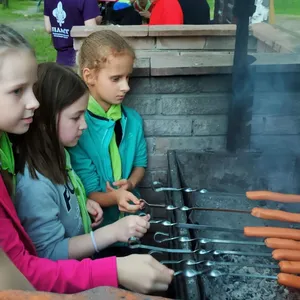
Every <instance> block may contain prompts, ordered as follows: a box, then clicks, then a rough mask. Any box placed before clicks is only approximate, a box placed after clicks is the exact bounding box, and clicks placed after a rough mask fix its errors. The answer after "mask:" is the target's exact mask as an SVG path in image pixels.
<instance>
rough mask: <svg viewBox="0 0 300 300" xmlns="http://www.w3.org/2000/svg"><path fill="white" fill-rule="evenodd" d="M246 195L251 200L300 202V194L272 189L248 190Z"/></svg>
mask: <svg viewBox="0 0 300 300" xmlns="http://www.w3.org/2000/svg"><path fill="white" fill-rule="evenodd" d="M246 197H247V198H248V199H250V200H269V201H275V202H283V203H300V195H293V194H281V193H275V192H270V191H248V192H246Z"/></svg>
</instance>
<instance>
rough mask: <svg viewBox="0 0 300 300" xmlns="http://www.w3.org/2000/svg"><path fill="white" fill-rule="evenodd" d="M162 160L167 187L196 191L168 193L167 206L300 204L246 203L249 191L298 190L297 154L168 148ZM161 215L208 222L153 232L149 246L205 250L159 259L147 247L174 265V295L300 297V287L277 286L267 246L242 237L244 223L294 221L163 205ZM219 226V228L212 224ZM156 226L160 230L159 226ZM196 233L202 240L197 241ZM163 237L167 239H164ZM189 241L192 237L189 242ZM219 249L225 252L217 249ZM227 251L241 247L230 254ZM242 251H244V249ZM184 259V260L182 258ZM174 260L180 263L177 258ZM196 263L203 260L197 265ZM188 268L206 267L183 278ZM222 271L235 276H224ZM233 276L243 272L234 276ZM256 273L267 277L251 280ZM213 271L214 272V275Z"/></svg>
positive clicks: (275, 205) (215, 299)
mask: <svg viewBox="0 0 300 300" xmlns="http://www.w3.org/2000/svg"><path fill="white" fill-rule="evenodd" d="M168 161H169V175H170V176H169V179H170V180H169V184H170V186H172V187H176V188H180V187H191V188H192V189H199V190H198V191H195V192H188V190H186V191H184V190H183V191H181V192H180V191H174V192H166V195H167V197H166V205H173V206H175V207H183V206H187V207H199V208H201V207H202V208H204V207H205V208H207V207H209V208H217V209H220V208H222V209H234V210H237V209H239V210H248V211H250V210H251V209H252V208H253V207H257V206H259V207H268V208H277V209H281V210H286V209H288V210H289V211H293V212H298V211H299V210H300V209H299V207H298V208H297V206H296V205H294V204H279V203H275V202H266V201H250V200H247V199H246V196H245V192H246V191H247V190H276V191H280V192H284V193H287V192H289V193H299V189H300V184H299V182H300V180H299V179H300V178H299V176H300V172H299V171H298V170H299V158H298V157H295V156H294V157H293V156H286V155H277V154H262V153H257V152H244V153H240V154H228V153H225V152H219V153H205V152H204V153H188V152H182V151H181V152H180V151H179V152H178V151H170V152H169V153H168ZM203 189H207V193H203ZM167 219H168V220H169V221H170V222H175V223H188V224H199V225H207V226H211V227H213V228H207V229H205V228H203V229H202V230H192V229H186V228H176V227H175V226H169V227H168V226H164V227H165V232H166V234H165V235H162V234H160V233H158V234H156V236H155V238H156V240H159V241H160V243H157V244H156V245H155V246H160V247H165V248H168V249H173V250H174V249H182V250H189V249H193V250H194V249H199V250H202V253H205V252H207V253H206V254H204V255H200V254H199V251H198V252H197V253H191V254H179V253H176V254H173V253H170V254H169V255H168V260H169V261H166V259H165V258H164V259H162V258H161V256H160V255H161V254H159V253H157V252H156V253H155V252H154V253H153V255H155V257H156V258H157V259H159V260H161V261H162V262H163V263H166V264H170V265H171V267H172V268H174V270H175V271H177V274H178V275H177V276H175V280H174V284H173V285H174V287H173V288H174V289H175V291H176V298H178V297H180V299H210V300H220V299H230V300H235V299H247V300H248V299H249V300H250V299H255V300H260V299H264V300H265V299H270V300H271V299H272V300H273V299H280V300H281V299H289V300H293V299H299V297H300V295H299V293H298V292H296V291H292V290H289V289H287V288H285V287H283V286H280V285H279V284H277V282H276V279H275V280H274V278H276V275H277V273H278V272H279V269H278V267H277V263H276V261H275V260H273V259H272V255H271V250H270V249H268V248H267V247H266V246H265V245H264V243H263V240H262V239H252V238H251V239H250V238H245V237H244V236H243V233H242V229H243V227H244V226H265V225H270V226H281V227H292V224H287V223H282V222H277V221H266V220H262V219H258V218H255V217H252V216H251V215H250V214H245V213H238V212H221V211H201V210H192V211H191V212H189V211H181V210H180V209H175V210H170V211H168V218H167ZM218 227H221V229H222V228H223V229H224V231H219V230H216V228H218ZM166 229H169V231H166ZM227 229H228V230H227ZM230 229H237V230H241V232H238V231H237V230H236V231H232V232H231V231H230ZM157 230H158V231H161V228H158V229H157ZM179 237H184V238H186V239H185V240H186V241H187V242H181V241H180V239H179ZM174 238H175V239H174ZM201 238H202V240H200V242H199V239H201ZM164 239H166V241H165V242H162V241H163V240H164ZM205 239H206V240H205ZM207 239H212V242H207ZM181 240H182V239H181ZM183 240H184V239H183ZM189 240H191V242H188V241H189ZM216 240H217V241H216ZM220 240H221V241H220ZM224 240H227V241H228V240H231V241H233V240H234V241H239V243H240V242H242V243H245V244H242V243H240V244H236V243H224ZM205 241H206V242H205ZM222 241H223V242H222ZM214 250H219V251H220V252H219V253H218V252H215V251H214ZM222 251H224V253H225V254H222ZM226 251H229V254H226ZM230 251H238V252H241V253H239V255H234V254H231V252H230ZM244 252H246V253H245V254H246V255H243V253H244ZM187 260H190V261H189V262H188V263H187ZM172 261H173V264H172ZM176 261H177V262H179V261H181V262H179V263H175V262H176ZM200 261H202V263H199V262H200ZM203 261H204V262H203ZM207 261H208V262H207ZM187 270H189V271H190V272H191V270H194V271H197V272H200V271H206V272H204V273H203V275H198V276H192V277H190V278H189V277H188V276H187V275H190V274H189V273H184V272H186V271H187ZM212 270H213V272H212ZM180 271H181V272H180ZM218 271H219V272H221V273H218ZM228 273H230V274H232V275H234V276H232V275H229V276H228V275H227V274H228ZM237 274H240V275H241V276H237ZM255 274H256V275H263V276H264V277H265V276H271V277H270V278H269V279H265V278H251V276H253V275H255ZM219 275H222V276H219ZM216 276H217V278H213V277H216ZM273 277H274V278H273ZM272 278H273V279H272ZM204 295H205V296H204ZM205 297H206V298H205Z"/></svg>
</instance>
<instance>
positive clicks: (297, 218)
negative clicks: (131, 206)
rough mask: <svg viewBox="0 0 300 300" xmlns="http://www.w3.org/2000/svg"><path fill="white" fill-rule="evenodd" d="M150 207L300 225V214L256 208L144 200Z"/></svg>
mask: <svg viewBox="0 0 300 300" xmlns="http://www.w3.org/2000/svg"><path fill="white" fill-rule="evenodd" d="M142 201H143V202H144V203H145V204H146V205H147V206H149V207H156V208H163V209H165V210H167V211H173V210H181V211H191V210H201V211H216V212H229V213H243V214H251V215H252V216H253V217H256V218H260V219H264V220H276V221H281V222H293V223H300V214H297V213H290V212H285V211H281V210H277V209H266V208H261V207H254V208H253V209H252V210H250V211H249V210H238V209H225V208H207V207H187V206H182V207H177V206H174V205H167V206H165V205H162V204H150V203H148V202H147V201H145V200H142Z"/></svg>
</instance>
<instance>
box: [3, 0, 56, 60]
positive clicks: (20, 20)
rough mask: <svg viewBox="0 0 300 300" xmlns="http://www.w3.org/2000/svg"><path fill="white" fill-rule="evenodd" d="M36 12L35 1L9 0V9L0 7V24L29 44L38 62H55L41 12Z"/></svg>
mask: <svg viewBox="0 0 300 300" xmlns="http://www.w3.org/2000/svg"><path fill="white" fill-rule="evenodd" d="M42 10H43V9H42V7H41V9H40V12H38V11H37V1H30V0H9V8H8V9H3V8H2V6H1V5H0V23H4V24H7V25H10V26H11V27H13V28H14V29H16V30H17V31H19V32H20V33H21V34H23V35H24V37H25V38H26V39H27V40H28V41H29V42H30V44H31V45H32V47H33V48H34V49H35V51H36V56H37V60H38V62H39V63H40V62H47V61H55V58H56V51H55V49H54V48H53V45H52V42H51V37H50V35H49V34H48V33H46V32H45V31H44V28H43V12H42Z"/></svg>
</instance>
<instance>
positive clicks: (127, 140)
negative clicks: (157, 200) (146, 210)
mask: <svg viewBox="0 0 300 300" xmlns="http://www.w3.org/2000/svg"><path fill="white" fill-rule="evenodd" d="M85 118H86V122H87V125H88V128H87V130H85V131H84V133H83V135H82V136H81V138H80V140H79V142H78V144H77V146H76V147H74V148H69V149H68V150H69V153H70V156H71V161H72V166H73V168H74V170H75V172H76V173H77V174H78V176H79V177H80V179H81V180H82V182H83V185H84V187H85V190H86V194H87V195H89V194H90V193H92V192H106V182H107V181H108V182H110V184H111V185H112V183H113V182H114V177H113V172H112V168H111V160H110V154H109V144H110V141H111V138H112V135H113V133H114V126H115V121H113V120H108V119H105V118H101V117H98V116H96V115H94V114H93V113H91V112H90V111H87V112H86V114H85ZM121 126H122V140H121V143H120V145H119V152H120V156H121V160H122V178H123V179H128V178H129V176H130V174H131V172H132V169H133V168H134V167H144V168H146V167H147V145H146V140H145V137H144V131H143V120H142V118H141V116H140V115H139V114H138V113H137V112H136V111H135V110H133V109H132V108H129V107H126V106H124V105H122V118H121ZM133 193H134V194H135V195H136V196H138V197H139V193H138V191H137V190H134V191H133ZM103 214H104V221H103V223H102V224H101V226H105V225H108V224H111V223H113V222H115V221H117V220H118V219H119V215H120V211H119V209H118V206H117V205H114V206H111V207H107V208H103Z"/></svg>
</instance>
